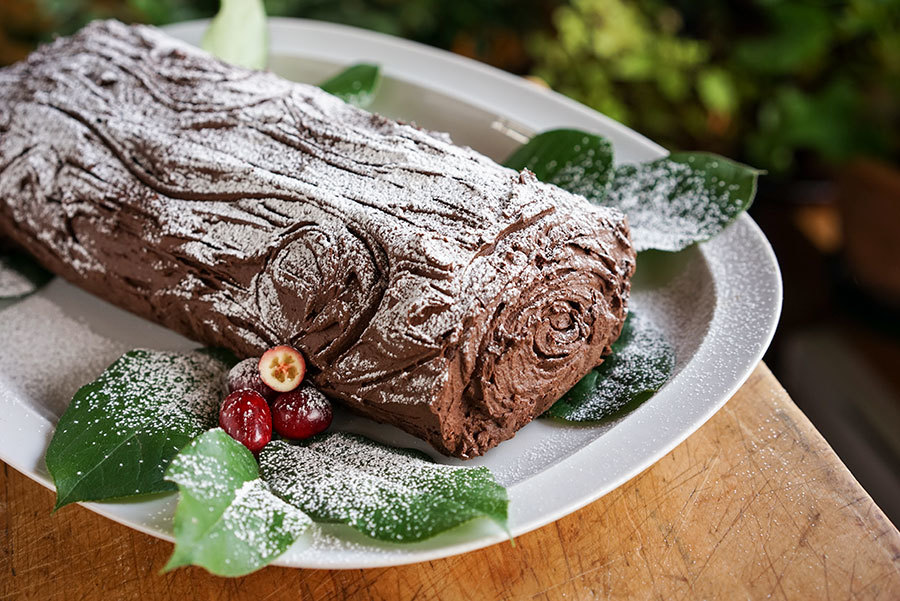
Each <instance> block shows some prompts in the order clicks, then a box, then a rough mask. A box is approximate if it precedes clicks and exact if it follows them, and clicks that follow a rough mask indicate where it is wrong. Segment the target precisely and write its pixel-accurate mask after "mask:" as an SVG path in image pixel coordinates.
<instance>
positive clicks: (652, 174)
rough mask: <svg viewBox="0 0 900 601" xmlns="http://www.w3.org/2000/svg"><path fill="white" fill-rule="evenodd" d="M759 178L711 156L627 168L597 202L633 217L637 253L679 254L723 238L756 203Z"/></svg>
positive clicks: (679, 157)
mask: <svg viewBox="0 0 900 601" xmlns="http://www.w3.org/2000/svg"><path fill="white" fill-rule="evenodd" d="M759 174H760V172H759V171H757V170H756V169H753V168H751V167H747V166H746V165H741V164H740V163H736V162H734V161H731V160H728V159H726V158H724V157H720V156H716V155H712V154H707V153H673V154H671V155H669V156H668V157H665V158H662V159H657V160H655V161H652V162H650V163H645V164H642V165H622V166H620V167H619V168H618V169H617V170H616V173H615V176H614V177H613V179H612V181H611V183H610V186H609V190H608V192H607V193H606V194H604V195H603V196H602V197H600V198H599V199H596V200H594V202H597V203H598V204H601V205H604V206H611V207H617V208H619V209H621V210H622V211H623V212H624V213H625V215H626V216H627V217H628V223H629V225H630V226H631V235H632V238H633V240H634V247H635V249H637V250H638V251H642V250H648V249H656V250H664V251H678V250H681V249H683V248H686V247H688V246H690V245H691V244H694V243H695V242H703V241H705V240H709V239H710V238H712V237H714V236H715V235H716V234H718V233H719V232H721V231H722V230H723V229H724V228H725V226H727V225H728V224H730V223H731V222H732V221H734V220H735V219H736V218H737V217H738V215H740V214H741V213H743V212H744V211H745V210H746V209H747V208H748V207H749V206H750V203H751V202H753V197H754V196H755V194H756V180H757V178H758V176H759Z"/></svg>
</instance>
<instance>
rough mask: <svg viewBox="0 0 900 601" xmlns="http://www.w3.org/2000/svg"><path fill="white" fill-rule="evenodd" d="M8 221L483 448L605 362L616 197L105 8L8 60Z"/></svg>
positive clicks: (77, 266) (110, 280) (470, 449)
mask: <svg viewBox="0 0 900 601" xmlns="http://www.w3.org/2000/svg"><path fill="white" fill-rule="evenodd" d="M0 231H2V232H3V233H4V234H5V235H7V236H9V237H11V238H12V239H14V240H15V241H16V242H17V243H19V244H20V245H22V246H23V247H24V248H26V249H27V250H29V251H30V252H31V253H33V254H34V255H35V256H36V257H37V258H38V259H39V260H40V261H41V262H42V263H43V264H44V265H45V266H47V267H48V268H49V269H51V270H53V271H54V272H56V273H58V274H59V275H61V276H63V277H65V278H66V279H68V280H70V281H71V282H74V283H75V284H77V285H79V286H81V287H83V288H85V289H87V290H89V291H91V292H93V293H94V294H96V295H98V296H100V297H102V298H105V299H107V300H109V301H111V302H113V303H115V304H116V305H118V306H120V307H124V308H126V309H128V310H130V311H133V312H134V313H136V314H138V315H141V316H143V317H146V318H148V319H152V320H154V321H157V322H159V323H161V324H163V325H165V326H167V327H170V328H172V329H174V330H176V331H178V332H180V333H182V334H185V335H187V336H189V337H191V338H193V339H195V340H198V341H200V342H203V343H206V344H211V345H218V346H223V347H227V348H230V349H232V350H234V351H235V352H237V353H238V354H239V355H243V356H250V355H258V354H259V353H260V352H261V351H262V350H264V349H265V348H267V347H269V346H272V345H274V344H278V343H289V344H292V345H294V346H296V347H297V348H299V349H301V350H302V351H303V352H304V353H305V355H306V357H307V358H308V363H309V364H310V367H311V372H310V375H311V377H312V378H313V380H314V381H315V383H316V384H317V385H318V386H319V387H320V388H321V389H322V390H323V391H324V392H325V393H326V394H328V395H329V396H332V397H335V398H337V399H340V400H342V401H344V402H345V403H346V404H347V405H348V406H350V407H351V408H353V409H354V410H356V411H359V412H360V413H363V414H365V415H368V416H370V417H373V418H375V419H377V420H381V421H384V422H388V423H392V424H395V425H397V426H399V427H401V428H403V429H405V430H407V431H409V432H411V433H413V434H415V435H417V436H420V437H422V438H424V439H426V440H428V441H429V442H430V443H431V444H433V445H434V446H435V447H436V448H437V449H439V450H440V451H442V452H444V453H448V454H451V455H456V456H459V457H471V456H475V455H479V454H481V453H484V452H485V451H486V450H488V449H490V448H491V447H493V446H494V445H496V444H497V443H498V442H500V441H502V440H505V439H507V438H510V437H511V436H513V434H514V433H515V431H516V430H518V429H519V428H521V427H522V426H524V425H525V424H527V423H528V422H529V421H531V420H532V419H533V418H534V417H536V416H537V415H539V414H540V413H542V412H543V411H544V410H546V409H547V407H549V405H550V404H552V403H553V402H554V401H555V400H556V399H557V398H558V397H559V396H560V395H562V393H564V392H565V391H566V390H567V389H568V388H570V387H571V386H572V385H573V384H574V383H575V382H577V381H578V379H579V378H581V377H582V376H583V375H584V374H585V373H587V371H588V370H590V369H591V368H592V367H594V366H596V365H598V364H599V363H601V362H602V358H603V356H604V354H606V353H608V352H609V346H610V344H611V343H612V342H613V341H614V340H615V339H616V338H617V337H618V335H619V332H620V330H621V327H622V323H623V321H624V318H625V314H626V303H627V300H628V293H629V278H630V276H631V274H632V272H633V270H634V265H635V255H634V251H633V249H632V247H631V242H630V239H629V232H628V227H627V225H626V223H625V219H624V217H623V215H622V214H621V213H619V212H617V211H615V210H612V209H601V208H597V207H593V206H591V205H590V204H589V203H587V202H586V201H585V200H584V199H583V198H581V197H578V196H574V195H572V194H569V193H567V192H564V191H562V190H560V189H558V188H556V187H554V186H550V185H546V184H542V183H540V182H538V181H536V179H535V178H534V177H533V175H531V174H530V173H528V172H522V173H516V172H515V171H512V170H510V169H506V168H504V167H501V166H499V165H497V164H496V163H494V162H493V161H491V160H490V159H488V158H486V157H484V156H482V155H480V154H479V153H477V152H475V151H473V150H471V149H469V148H461V147H458V146H454V145H453V144H452V143H451V142H450V139H449V137H447V136H446V135H444V134H436V133H433V132H428V131H423V130H421V129H418V128H416V127H414V126H410V125H407V124H403V123H398V122H395V121H391V120H389V119H386V118H383V117H380V116H378V115H373V114H369V113H367V112H365V111H362V110H359V109H356V108H353V107H351V106H349V105H347V104H344V103H343V102H341V101H340V100H338V99H336V98H334V97H332V96H330V95H329V94H327V93H325V92H322V91H321V90H319V89H318V88H315V87H312V86H307V85H302V84H297V83H292V82H288V81H286V80H283V79H281V78H279V77H277V76H275V75H273V74H270V73H265V72H259V71H249V70H246V69H241V68H237V67H233V66H229V65H226V64H224V63H222V62H220V61H218V60H215V59H214V58H212V57H210V56H209V55H207V54H205V53H203V52H202V51H199V50H196V49H193V48H191V47H189V46H186V45H184V44H182V43H180V42H177V41H175V40H173V39H171V38H169V37H167V36H165V35H164V34H162V33H160V32H158V31H157V30H154V29H152V28H147V27H142V26H135V27H129V26H125V25H123V24H121V23H117V22H97V23H94V24H92V25H90V26H88V27H87V28H85V29H84V30H82V31H81V32H80V33H78V34H76V35H75V36H73V37H71V38H66V39H60V40H57V41H56V42H54V43H53V44H50V45H48V46H45V47H43V48H41V49H40V50H38V51H36V52H35V53H33V54H32V55H31V56H30V57H29V58H28V59H27V60H25V61H23V62H21V63H18V64H16V65H13V66H11V67H9V68H6V69H3V70H0Z"/></svg>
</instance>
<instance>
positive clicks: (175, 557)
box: [159, 545, 191, 574]
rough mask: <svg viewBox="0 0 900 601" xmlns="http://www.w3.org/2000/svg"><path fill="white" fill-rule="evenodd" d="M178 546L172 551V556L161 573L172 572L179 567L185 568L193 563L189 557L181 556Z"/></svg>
mask: <svg viewBox="0 0 900 601" xmlns="http://www.w3.org/2000/svg"><path fill="white" fill-rule="evenodd" d="M179 555H180V554H179V553H178V547H177V545H176V547H175V549H174V550H173V551H172V556H171V557H170V558H169V561H167V562H166V565H164V566H163V567H162V569H161V570H160V571H159V573H160V574H166V573H168V572H171V571H172V570H177V569H178V568H183V567H185V566H189V565H191V560H190V558H188V557H183V556H181V557H180V556H179Z"/></svg>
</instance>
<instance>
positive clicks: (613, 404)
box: [544, 313, 675, 422]
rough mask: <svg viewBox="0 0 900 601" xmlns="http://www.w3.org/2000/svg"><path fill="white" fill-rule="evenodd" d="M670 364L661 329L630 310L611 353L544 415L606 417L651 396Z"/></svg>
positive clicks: (671, 355) (672, 362)
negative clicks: (630, 312)
mask: <svg viewBox="0 0 900 601" xmlns="http://www.w3.org/2000/svg"><path fill="white" fill-rule="evenodd" d="M674 368H675V353H674V350H673V349H672V346H671V344H669V342H668V341H667V340H666V338H665V336H664V334H663V333H662V331H660V330H659V329H658V328H657V327H656V326H655V325H654V324H653V323H652V322H650V321H649V320H648V319H646V318H641V317H638V316H637V315H636V314H634V313H632V314H630V315H629V316H628V319H627V320H626V322H625V325H624V327H623V328H622V334H621V336H619V339H618V340H617V341H616V342H615V343H614V344H613V345H612V355H610V356H609V357H607V359H606V361H604V362H603V364H602V365H601V366H600V367H598V368H597V369H594V370H592V371H591V372H590V373H588V375H586V376H585V377H584V378H582V379H581V381H579V382H578V384H576V385H575V386H574V387H573V388H572V389H571V390H570V391H569V392H567V393H566V395H565V396H564V397H563V398H562V399H560V400H559V401H557V402H556V403H555V404H554V405H553V406H552V407H550V409H549V410H548V411H547V412H546V413H545V414H544V415H545V416H547V417H555V418H559V419H563V420H566V421H573V422H589V421H600V420H603V419H607V418H609V417H612V416H614V415H616V414H617V413H619V412H620V411H622V410H623V409H626V408H627V407H634V406H637V405H638V404H640V403H641V402H643V401H645V400H647V399H648V398H650V397H651V396H653V393H655V392H656V391H657V390H659V389H660V388H661V387H662V386H663V385H664V384H665V383H666V382H667V381H668V379H669V377H670V376H671V375H672V371H673V369H674Z"/></svg>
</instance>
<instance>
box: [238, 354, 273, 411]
mask: <svg viewBox="0 0 900 601" xmlns="http://www.w3.org/2000/svg"><path fill="white" fill-rule="evenodd" d="M227 386H228V392H234V391H235V390H240V389H241V388H249V389H250V390H255V391H256V392H258V393H259V394H261V395H262V396H263V398H264V399H266V400H267V401H268V402H270V403H271V402H272V401H274V400H275V399H276V398H277V397H278V395H279V392H278V391H277V390H272V389H271V388H269V387H268V386H266V383H265V382H263V381H262V378H261V377H260V375H259V359H258V358H256V357H251V358H249V359H244V360H243V361H241V362H240V363H238V364H237V365H235V366H234V367H232V368H231V371H229V372H228V378H227Z"/></svg>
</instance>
